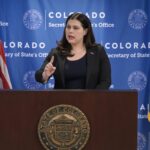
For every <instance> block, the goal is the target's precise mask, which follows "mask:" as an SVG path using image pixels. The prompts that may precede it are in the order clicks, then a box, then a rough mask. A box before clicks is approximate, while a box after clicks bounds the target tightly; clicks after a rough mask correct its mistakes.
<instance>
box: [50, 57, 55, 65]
mask: <svg viewBox="0 0 150 150" xmlns="http://www.w3.org/2000/svg"><path fill="white" fill-rule="evenodd" d="M53 62H54V56H52V58H51V60H50V63H51V64H52V63H53Z"/></svg>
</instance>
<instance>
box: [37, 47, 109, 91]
mask: <svg viewBox="0 0 150 150" xmlns="http://www.w3.org/2000/svg"><path fill="white" fill-rule="evenodd" d="M52 56H54V63H53V65H54V66H56V71H55V73H54V79H55V86H54V88H55V89H65V78H64V64H65V60H66V58H65V56H63V55H62V54H61V52H60V51H58V50H57V49H52V50H51V52H50V53H49V54H48V56H47V57H46V59H45V61H44V63H43V65H42V66H41V68H40V69H39V70H37V71H36V73H35V79H36V80H37V81H38V82H41V83H44V81H43V78H42V73H43V71H44V68H45V65H46V64H47V63H48V62H49V61H50V60H51V57H52ZM110 85H111V65H110V62H109V59H108V56H107V54H106V52H105V50H104V48H103V47H102V46H94V47H91V48H89V49H87V75H86V85H85V89H108V88H109V86H110Z"/></svg>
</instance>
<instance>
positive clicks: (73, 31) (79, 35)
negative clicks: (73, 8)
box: [65, 19, 87, 45]
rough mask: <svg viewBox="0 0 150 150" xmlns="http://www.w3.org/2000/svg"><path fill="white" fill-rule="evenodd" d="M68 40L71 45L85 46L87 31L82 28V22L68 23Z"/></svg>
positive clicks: (74, 20)
mask: <svg viewBox="0 0 150 150" xmlns="http://www.w3.org/2000/svg"><path fill="white" fill-rule="evenodd" d="M65 33H66V39H67V41H68V42H69V43H70V44H71V45H77V44H83V38H84V36H85V35H86V33H87V29H84V28H83V27H82V24H81V23H80V21H78V20H76V19H71V20H69V21H68V23H67V25H66V29H65Z"/></svg>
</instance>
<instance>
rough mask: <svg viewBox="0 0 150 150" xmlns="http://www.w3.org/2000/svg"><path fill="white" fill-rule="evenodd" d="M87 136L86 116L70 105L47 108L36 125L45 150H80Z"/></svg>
mask: <svg viewBox="0 0 150 150" xmlns="http://www.w3.org/2000/svg"><path fill="white" fill-rule="evenodd" d="M89 134H90V126H89V122H88V120H87V118H86V116H85V115H84V114H83V112H81V110H79V109H78V108H77V107H75V106H71V105H56V106H54V107H51V108H49V109H48V110H46V111H45V112H44V113H43V115H42V117H41V118H40V121H39V124H38V136H39V139H40V142H41V143H42V145H43V147H44V148H45V149H46V150H81V149H83V147H84V146H85V144H86V143H87V141H88V138H89Z"/></svg>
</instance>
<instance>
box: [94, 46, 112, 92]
mask: <svg viewBox="0 0 150 150" xmlns="http://www.w3.org/2000/svg"><path fill="white" fill-rule="evenodd" d="M99 56H100V80H99V83H98V85H97V86H96V89H109V87H110V85H111V64H110V61H109V58H108V56H107V54H106V52H105V49H104V47H102V46H101V47H100V48H99Z"/></svg>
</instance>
